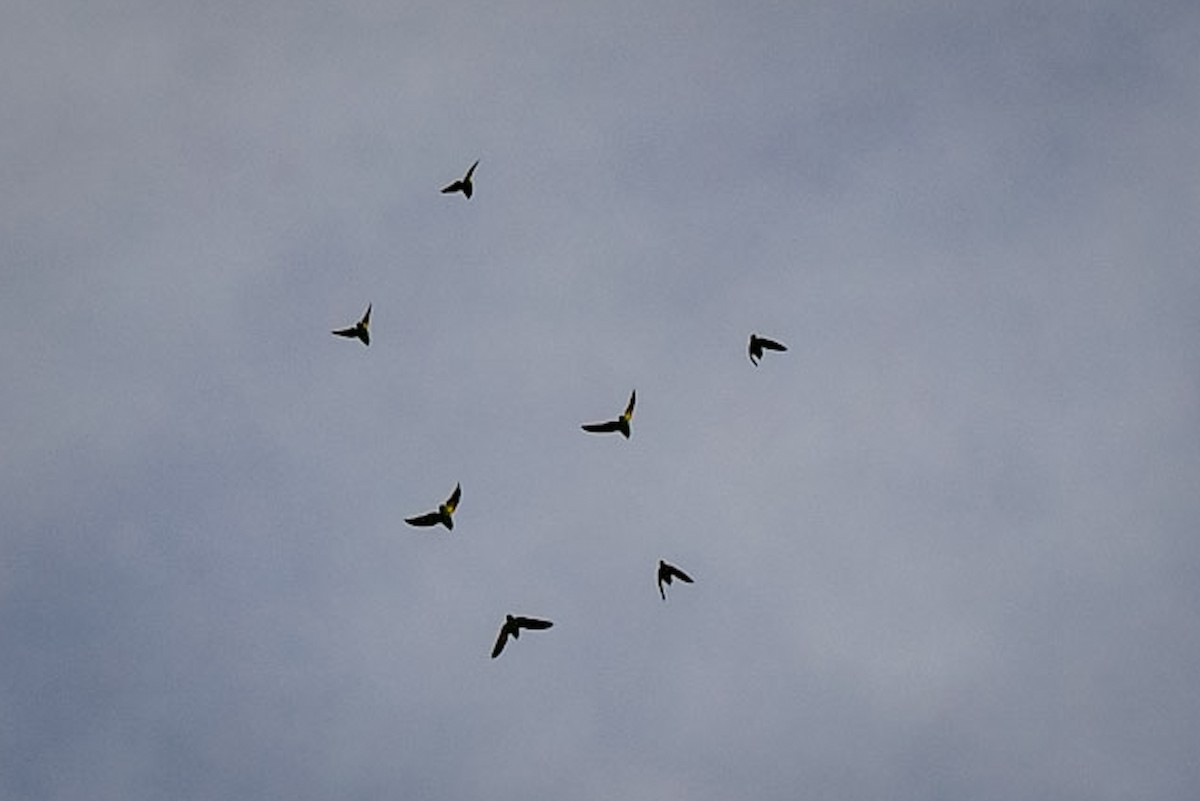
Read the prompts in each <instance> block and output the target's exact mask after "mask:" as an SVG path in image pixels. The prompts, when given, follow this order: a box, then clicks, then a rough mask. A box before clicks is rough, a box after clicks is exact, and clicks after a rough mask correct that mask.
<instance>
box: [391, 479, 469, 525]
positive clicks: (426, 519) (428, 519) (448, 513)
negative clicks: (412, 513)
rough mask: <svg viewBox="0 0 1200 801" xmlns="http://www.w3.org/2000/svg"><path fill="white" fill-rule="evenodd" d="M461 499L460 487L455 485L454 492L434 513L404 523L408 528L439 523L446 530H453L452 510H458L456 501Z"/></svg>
mask: <svg viewBox="0 0 1200 801" xmlns="http://www.w3.org/2000/svg"><path fill="white" fill-rule="evenodd" d="M461 497H462V485H461V484H455V485H454V492H452V493H450V497H449V498H447V499H446V502H445V503H443V504H441V505H439V506H438V509H437V511H436V512H428V513H426V514H423V515H418V516H417V517H407V518H405V519H404V522H405V523H408V524H409V525H410V526H436V525H437V524H438V523H441V524H442V525H443V526H445V527H446V528H447V529H450V530H453V528H454V518H453V517H452V515H453V514H454V510H455V509H457V508H458V499H459V498H461Z"/></svg>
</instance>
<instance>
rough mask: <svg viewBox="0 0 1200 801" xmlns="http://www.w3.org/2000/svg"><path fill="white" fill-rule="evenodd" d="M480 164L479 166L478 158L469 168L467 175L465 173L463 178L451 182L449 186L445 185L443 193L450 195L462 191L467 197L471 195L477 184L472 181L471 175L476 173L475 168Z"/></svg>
mask: <svg viewBox="0 0 1200 801" xmlns="http://www.w3.org/2000/svg"><path fill="white" fill-rule="evenodd" d="M478 166H479V160H478V159H476V160H475V163H474V164H472V165H471V169H469V170H467V174H466V175H464V176H463V177H462V178H461V179H459V180H457V181H455V182H454V183H452V184H449V185H448V186H445V187H443V188H442V194H443V195H449V194H451V193H453V192H462V193H463V194H464V195H466V196H467V197H470V196H471V193H472V192H473V191H475V185H474V184H473V183H471V175H473V174H474V172H475V168H476V167H478Z"/></svg>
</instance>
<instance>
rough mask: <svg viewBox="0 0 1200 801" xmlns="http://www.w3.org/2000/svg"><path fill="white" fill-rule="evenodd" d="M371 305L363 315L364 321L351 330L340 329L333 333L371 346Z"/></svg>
mask: <svg viewBox="0 0 1200 801" xmlns="http://www.w3.org/2000/svg"><path fill="white" fill-rule="evenodd" d="M370 326H371V304H370V303H368V304H367V311H366V313H365V314H363V316H362V319H361V320H359V321H358V322H357V323H355V324H354V325H352V326H350V327H349V328H340V329H338V330H337V331H333V332H331V333H333V334H335V335H337V336H339V337H349V338H351V339H361V340H362V343H363V344H364V345H370V344H371V331H370Z"/></svg>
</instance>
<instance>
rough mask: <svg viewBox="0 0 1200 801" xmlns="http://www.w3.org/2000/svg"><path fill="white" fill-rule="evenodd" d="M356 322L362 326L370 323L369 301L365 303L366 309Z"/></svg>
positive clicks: (364, 326)
mask: <svg viewBox="0 0 1200 801" xmlns="http://www.w3.org/2000/svg"><path fill="white" fill-rule="evenodd" d="M358 324H359V325H361V326H362V327H363V328H366V327H367V326H368V325H370V324H371V304H370V303H368V304H367V311H366V312H365V313H364V314H363V316H362V319H361V320H359V321H358Z"/></svg>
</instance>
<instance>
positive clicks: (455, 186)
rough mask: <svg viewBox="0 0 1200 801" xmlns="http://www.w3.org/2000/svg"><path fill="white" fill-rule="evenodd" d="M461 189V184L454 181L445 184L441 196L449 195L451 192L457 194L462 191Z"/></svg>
mask: <svg viewBox="0 0 1200 801" xmlns="http://www.w3.org/2000/svg"><path fill="white" fill-rule="evenodd" d="M462 188H463V182H462V181H455V182H454V183H452V184H447V185H446V186H444V187H442V194H443V195H447V194H450V193H451V192H459V191H461V190H462Z"/></svg>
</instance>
